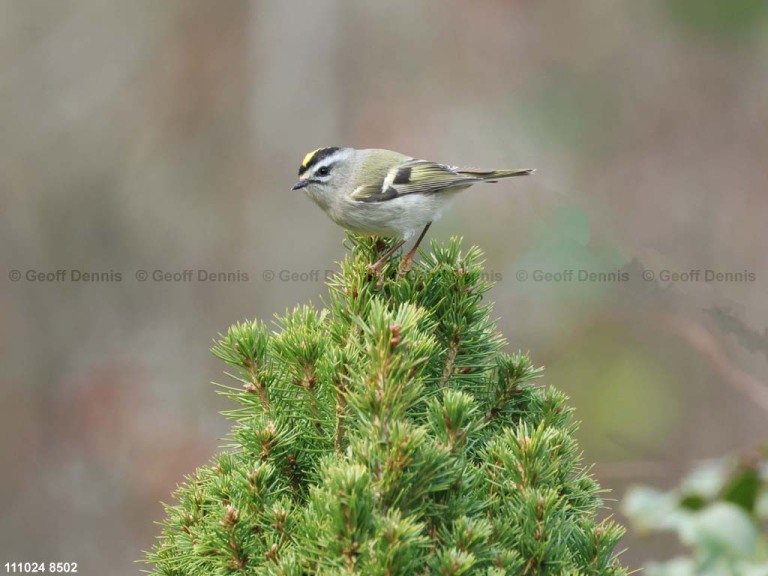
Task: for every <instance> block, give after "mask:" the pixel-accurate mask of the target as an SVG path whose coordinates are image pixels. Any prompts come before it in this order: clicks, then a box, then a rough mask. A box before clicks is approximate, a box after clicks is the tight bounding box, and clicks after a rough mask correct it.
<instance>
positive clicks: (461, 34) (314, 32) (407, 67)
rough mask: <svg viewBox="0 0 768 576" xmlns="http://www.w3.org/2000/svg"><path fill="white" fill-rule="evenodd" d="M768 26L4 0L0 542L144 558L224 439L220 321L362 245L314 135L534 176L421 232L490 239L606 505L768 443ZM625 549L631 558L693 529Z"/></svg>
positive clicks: (39, 552) (292, 3) (312, 282)
mask: <svg viewBox="0 0 768 576" xmlns="http://www.w3.org/2000/svg"><path fill="white" fill-rule="evenodd" d="M767 32H768V3H766V2H764V1H763V0H708V1H707V2H701V1H699V0H648V1H644V2H632V1H630V0H626V1H606V0H583V1H580V2H569V3H564V2H561V1H558V0H537V1H533V0H528V1H510V0H495V1H492V0H481V1H477V2H457V1H446V0H426V1H420V2H410V1H407V0H396V1H395V0H390V1H387V2H367V3H361V2H356V3H353V2H340V1H330V0H324V1H318V0H303V1H300V0H287V1H279V2H278V1H277V0H274V1H272V2H267V1H263V2H257V1H253V2H246V1H238V0H230V1H228V2H213V1H202V0H165V1H163V2H158V1H156V0H134V1H132V2H120V3H117V2H107V1H100V0H93V1H90V0H69V1H58V0H46V1H43V0H2V1H1V2H0V127H1V128H0V130H1V134H2V136H1V137H0V187H1V190H2V195H1V196H0V226H1V228H0V256H1V258H2V276H1V277H0V290H1V291H2V292H1V293H0V316H1V317H2V323H1V324H0V358H1V359H2V374H0V379H1V380H0V384H1V386H0V437H1V438H2V441H1V442H0V493H2V494H3V500H4V501H3V504H2V507H1V508H2V512H0V560H2V562H3V563H5V562H7V561H21V560H43V561H46V562H48V561H75V562H78V563H79V565H80V573H82V574H133V573H136V572H137V571H138V570H139V569H140V566H137V565H136V564H134V561H135V560H137V559H139V558H141V557H142V554H141V551H142V550H146V549H148V548H149V547H150V546H151V545H152V542H153V539H154V537H155V536H156V535H157V534H158V532H159V528H158V527H157V526H156V525H154V522H155V521H158V520H161V519H162V517H163V509H162V506H161V504H160V501H161V500H166V501H167V500H169V494H170V492H171V491H172V489H173V488H174V487H175V485H176V484H177V483H178V482H180V481H181V480H182V478H183V475H184V474H185V473H188V472H191V471H192V470H193V469H194V467H196V466H198V465H200V464H203V463H205V462H206V461H207V460H208V459H209V458H210V457H211V456H212V455H213V454H214V453H215V452H216V451H217V449H218V447H219V446H220V445H221V444H222V440H221V439H222V437H224V436H225V435H226V433H227V431H228V429H229V423H228V422H227V421H226V420H225V419H224V418H223V417H222V416H220V415H219V414H218V412H219V411H220V410H222V409H226V408H228V407H229V406H228V403H227V402H226V401H225V400H224V399H222V398H221V397H219V396H217V395H216V390H215V387H214V386H213V385H212V384H211V382H212V381H215V382H225V381H226V377H225V376H224V375H223V368H224V367H223V365H222V364H221V363H220V362H219V361H217V360H216V359H214V358H213V357H212V356H211V355H210V354H209V352H208V349H209V347H210V344H211V339H212V338H214V337H215V336H216V334H217V333H218V332H222V331H225V330H226V329H227V327H228V326H229V325H230V324H231V323H233V322H235V321H237V320H241V319H244V318H253V317H259V318H263V319H266V320H268V319H269V318H271V317H272V315H273V314H274V313H277V312H283V311H284V310H285V309H286V308H290V307H293V306H294V305H295V304H297V303H303V302H307V301H312V302H315V303H319V302H320V301H321V298H322V295H323V294H324V293H325V288H324V286H323V283H322V278H323V275H324V274H325V270H327V269H333V268H334V267H335V264H334V262H335V261H338V260H339V259H341V258H343V256H344V248H343V246H342V239H343V232H342V230H341V229H339V228H337V227H336V226H335V225H334V224H332V223H331V222H330V220H328V219H327V218H326V217H325V216H324V215H323V214H322V213H321V212H320V211H319V209H318V208H317V207H316V206H314V205H313V204H312V203H311V202H310V201H309V200H307V199H306V198H305V197H304V196H303V195H302V194H301V193H298V192H291V191H290V186H291V185H292V184H293V182H294V179H295V175H296V170H297V168H298V165H299V163H300V161H301V159H302V157H303V156H304V154H305V153H306V152H307V151H309V150H312V149H314V148H317V147H318V146H326V145H347V146H354V147H384V148H392V149H396V150H399V151H402V152H406V153H409V154H411V155H413V156H417V157H425V158H429V159H434V160H441V161H445V162H448V163H456V164H465V165H470V166H480V167H535V168H537V169H538V171H537V173H536V175H535V177H533V178H529V179H516V180H514V181H509V182H505V183H500V184H497V185H496V186H486V187H476V188H474V189H472V190H471V191H468V192H466V193H465V194H464V195H462V196H461V197H460V198H459V199H457V201H456V202H455V204H454V206H453V209H452V210H450V211H449V212H448V213H447V214H446V216H445V217H444V219H443V220H441V221H440V222H439V223H438V224H437V225H436V226H434V227H433V229H432V232H431V238H432V239H435V240H437V241H441V240H442V241H444V240H445V239H447V238H448V237H449V236H451V235H454V234H457V235H462V236H463V237H464V238H465V242H466V245H467V246H469V245H470V244H477V245H479V246H480V247H482V248H483V250H484V251H485V252H486V254H487V267H488V272H489V274H491V275H492V277H493V278H494V279H496V280H497V285H496V287H495V288H494V289H493V291H492V292H491V294H490V299H491V300H492V301H493V302H495V309H494V313H495V315H496V316H498V318H499V326H500V328H501V330H502V331H503V332H504V334H505V335H506V337H507V339H508V340H509V351H510V352H512V351H515V350H517V349H522V350H529V351H530V352H531V355H532V357H533V359H534V361H535V363H536V364H539V365H544V366H546V368H547V370H546V373H545V375H546V376H545V378H546V380H545V381H546V382H547V383H549V384H552V385H554V386H557V387H559V388H561V389H563V390H564V391H566V392H567V393H568V394H569V395H570V396H571V397H572V401H573V405H574V406H575V408H576V415H577V417H578V419H579V420H580V421H581V422H582V424H581V429H580V432H579V439H580V441H581V445H582V448H583V450H584V458H585V461H586V462H588V463H594V464H595V469H594V470H595V474H596V475H597V477H598V478H599V480H600V481H601V483H602V484H603V486H604V487H605V488H607V489H610V490H611V491H612V492H611V493H610V494H608V495H607V497H608V498H609V499H611V498H615V499H617V500H618V499H620V498H621V497H622V495H623V493H624V491H625V489H626V488H627V486H628V485H630V484H633V483H638V482H640V483H646V484H653V485H656V486H659V487H669V486H671V485H673V484H674V483H675V482H676V481H677V480H678V479H679V478H680V477H681V476H682V475H684V473H685V472H686V471H687V470H688V469H689V468H691V467H692V466H694V465H695V464H696V463H697V462H700V461H701V460H703V459H707V458H711V457H717V456H720V455H723V454H726V453H737V454H738V453H741V452H743V451H747V450H750V449H752V448H754V447H755V446H756V445H757V444H759V442H760V441H761V440H762V439H764V438H765V437H766V436H768V425H767V424H766V422H768V417H767V415H768V377H767V376H766V374H767V372H766V364H768V329H767V328H766V327H767V326H768V298H766V293H767V292H768V234H766V222H767V221H768V163H767V162H766V159H768V65H766V63H767V62H768V33H767ZM57 270H66V271H67V280H66V281H56V280H55V279H54V280H53V281H39V280H30V279H29V278H28V274H33V275H35V274H38V273H55V272H56V271H57ZM72 270H78V271H84V272H102V273H111V274H112V277H113V279H114V278H116V277H117V275H120V277H121V280H120V281H117V280H115V281H112V282H97V283H93V282H82V281H80V282H75V281H72V280H71V271H72ZM156 270H160V271H162V272H171V273H173V272H181V271H184V270H193V271H194V278H193V280H192V281H170V282H167V281H155V280H154V279H153V278H152V274H153V273H154V271H156ZM198 270H205V271H208V272H234V273H237V272H240V273H241V281H239V282H237V281H232V282H218V283H215V282H201V281H198V279H197V271H198ZM568 270H571V271H572V272H571V273H570V274H572V276H571V277H570V279H569V278H568V272H567V271H568ZM695 270H699V271H700V273H699V274H700V276H699V278H698V279H696V278H691V279H689V280H687V281H686V278H685V277H679V278H676V279H675V278H673V277H671V274H672V273H676V272H679V273H686V272H689V271H695ZM706 270H712V271H714V272H720V273H738V274H739V275H738V276H732V277H729V279H728V280H724V281H714V282H707V281H705V274H706V272H705V271H706ZM14 271H18V273H19V274H20V275H21V278H20V279H18V280H16V281H14V280H15V277H14V276H13V272H14ZM139 271H146V272H147V273H148V274H149V275H150V277H149V279H148V280H146V281H143V282H140V281H138V280H137V278H136V274H137V273H138V272H139ZM313 271H318V273H317V276H315V274H313V273H312V272H313ZM579 271H585V272H586V273H589V272H593V273H601V272H602V273H614V274H616V275H617V277H618V278H619V280H615V281H585V280H583V279H581V278H580V272H579ZM546 272H549V273H552V274H558V273H561V274H562V278H560V281H557V278H556V277H552V278H550V279H549V280H547V279H546V278H542V277H541V275H542V274H544V273H546ZM294 273H295V274H297V275H298V277H297V278H294V279H291V278H290V277H286V274H294ZM246 274H247V276H248V279H247V281H245V280H242V278H243V276H244V275H246ZM582 274H583V273H582ZM272 275H274V277H273V278H272V279H271V280H270V278H271V277H272ZM302 275H303V276H302ZM537 278H538V280H537ZM609 505H610V506H611V507H612V508H614V509H615V511H618V504H617V503H616V502H612V501H609ZM619 519H620V520H621V516H620V515H619ZM623 546H626V547H627V548H628V551H627V552H626V553H625V555H624V558H625V561H626V562H627V563H628V564H629V565H630V566H631V567H638V566H640V565H641V564H642V562H643V561H645V560H647V559H649V558H657V559H661V558H665V557H667V556H668V555H670V554H672V553H674V551H675V549H676V543H675V542H674V539H665V540H663V541H657V540H653V539H651V540H648V539H642V538H639V537H638V536H637V535H636V534H634V533H632V532H630V534H629V535H628V536H627V537H626V538H625V540H624V542H623Z"/></svg>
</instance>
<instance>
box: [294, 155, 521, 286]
mask: <svg viewBox="0 0 768 576" xmlns="http://www.w3.org/2000/svg"><path fill="white" fill-rule="evenodd" d="M534 171H535V170H534V169H532V168H518V169H512V170H478V169H474V168H459V167H457V166H451V165H448V164H440V163H438V162H432V161H429V160H420V159H418V158H413V157H411V156H407V155H405V154H401V153H399V152H394V151H392V150H384V149H377V148H368V149H355V148H345V147H339V146H329V147H324V148H317V149H316V150H313V151H312V152H309V153H308V154H307V155H306V156H304V159H303V160H302V162H301V166H300V167H299V174H298V176H299V180H298V182H296V184H294V185H293V187H292V188H291V190H304V192H305V193H306V195H307V196H309V198H310V199H311V200H313V201H314V202H315V204H317V205H318V206H319V207H320V208H321V209H322V210H323V211H324V212H325V213H326V214H327V215H328V216H329V217H330V218H331V220H333V221H334V222H335V223H336V224H338V225H339V226H341V227H343V228H346V229H347V230H350V231H352V232H356V233H358V234H366V235H374V236H379V237H388V238H396V239H397V241H396V242H395V243H394V245H393V246H392V247H391V248H390V249H389V250H387V252H386V253H385V254H384V255H382V256H381V257H380V258H379V259H378V260H377V261H376V262H375V263H374V264H372V265H371V266H370V271H371V272H372V273H375V274H376V275H377V276H378V277H379V279H380V280H381V267H382V266H383V264H384V263H385V262H386V261H387V260H388V259H389V258H390V257H391V256H392V255H393V254H394V253H395V252H396V251H397V250H398V249H400V247H402V246H403V244H405V243H406V242H407V241H408V240H409V239H411V238H412V237H413V236H415V235H416V233H417V232H419V231H421V233H420V234H419V236H418V238H417V239H416V243H415V244H414V246H413V248H411V250H410V251H409V252H408V253H407V254H406V255H405V256H404V257H403V259H402V260H401V262H400V266H399V275H405V274H407V272H408V271H409V270H410V268H411V260H412V258H413V256H414V254H415V253H416V250H417V248H418V247H419V244H420V243H421V241H422V240H423V239H424V236H426V234H427V231H428V230H429V227H430V226H431V225H432V223H433V222H434V221H435V220H437V219H438V218H439V217H440V215H441V214H442V212H443V210H444V209H445V208H446V206H447V205H448V203H449V201H450V200H451V199H453V197H454V196H455V195H456V194H457V193H458V192H460V191H462V190H464V189H466V188H469V187H470V186H472V185H473V184H478V183H495V182H497V181H498V180H501V179H503V178H512V177H515V176H527V175H529V174H532V173H533V172H534Z"/></svg>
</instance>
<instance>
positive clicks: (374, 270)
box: [368, 240, 405, 286]
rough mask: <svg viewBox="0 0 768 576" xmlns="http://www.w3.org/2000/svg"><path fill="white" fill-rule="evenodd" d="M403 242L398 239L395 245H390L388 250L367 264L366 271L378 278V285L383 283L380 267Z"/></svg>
mask: <svg viewBox="0 0 768 576" xmlns="http://www.w3.org/2000/svg"><path fill="white" fill-rule="evenodd" d="M403 244H405V240H400V241H399V242H395V245H394V246H392V248H390V249H389V250H387V251H386V252H385V253H384V256H382V257H381V258H379V259H378V260H376V262H374V263H373V264H371V265H369V266H368V273H369V274H375V275H376V277H377V278H378V279H379V286H381V284H382V283H383V278H382V277H381V267H382V266H383V265H384V262H386V261H387V260H388V259H389V257H390V256H392V254H394V253H395V252H397V251H398V250H399V249H400V247H401V246H402V245H403Z"/></svg>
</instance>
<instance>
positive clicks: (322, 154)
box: [299, 146, 340, 176]
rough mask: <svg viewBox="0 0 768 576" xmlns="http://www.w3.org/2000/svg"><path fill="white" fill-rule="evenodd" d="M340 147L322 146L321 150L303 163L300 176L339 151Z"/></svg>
mask: <svg viewBox="0 0 768 576" xmlns="http://www.w3.org/2000/svg"><path fill="white" fill-rule="evenodd" d="M339 150H340V148H338V147H337V146H331V147H329V148H320V149H319V150H316V151H315V153H314V154H312V156H311V157H310V158H308V159H307V160H306V161H305V162H306V163H305V164H302V165H301V167H300V168H299V176H301V175H302V174H304V172H306V171H307V170H309V169H310V168H312V166H316V165H317V164H318V163H319V162H321V161H322V160H323V159H324V158H328V156H331V155H333V154H335V153H336V152H338V151H339Z"/></svg>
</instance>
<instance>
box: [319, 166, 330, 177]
mask: <svg viewBox="0 0 768 576" xmlns="http://www.w3.org/2000/svg"><path fill="white" fill-rule="evenodd" d="M330 173H331V169H330V168H329V167H328V166H323V167H322V168H320V169H318V171H317V175H318V176H328V174H330Z"/></svg>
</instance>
